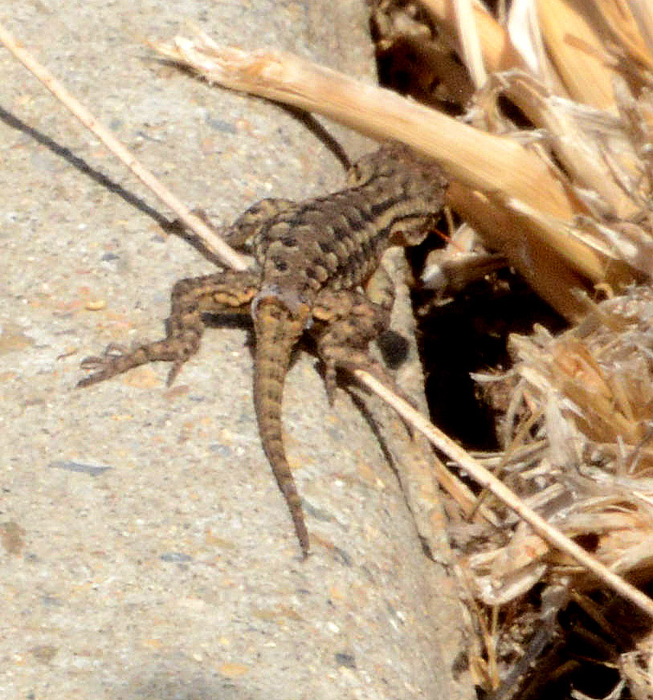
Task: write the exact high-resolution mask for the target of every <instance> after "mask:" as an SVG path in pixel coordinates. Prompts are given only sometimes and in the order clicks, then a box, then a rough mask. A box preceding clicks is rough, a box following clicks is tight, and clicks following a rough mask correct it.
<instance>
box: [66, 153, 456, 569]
mask: <svg viewBox="0 0 653 700" xmlns="http://www.w3.org/2000/svg"><path fill="white" fill-rule="evenodd" d="M347 184H348V186H347V188H345V189H343V190H341V191H339V192H335V193H333V194H331V195H328V196H326V197H320V198H318V199H313V200H309V201H306V202H301V203H294V202H291V201H288V200H275V199H267V200H263V201H261V202H259V203H257V204H255V205H254V206H252V207H250V209H248V210H247V211H246V212H245V213H244V214H243V215H242V216H241V217H240V218H239V219H238V220H237V221H236V222H234V224H233V225H232V226H231V227H230V228H229V229H228V230H227V231H226V233H225V237H226V238H227V240H228V241H229V242H231V243H232V244H234V245H237V246H242V247H245V246H248V247H249V249H250V250H251V252H253V254H254V257H255V258H256V262H257V269H256V270H254V271H248V272H235V271H233V270H225V271H223V272H218V273H216V274H213V275H207V276H204V277H197V278H194V279H186V280H181V281H179V282H178V283H177V284H176V285H175V287H174V289H173V291H172V310H171V314H170V317H169V318H168V322H167V331H168V332H167V336H166V338H164V339H163V340H159V341H156V342H153V343H145V344H143V345H140V346H137V347H136V348H134V349H133V350H131V351H129V352H126V351H124V350H121V349H120V348H117V347H115V346H110V347H109V348H107V350H106V351H105V353H104V355H103V356H101V357H91V358H87V359H86V360H84V362H83V363H82V366H83V367H84V368H86V369H90V370H95V373H94V374H91V375H90V376H88V377H86V378H85V379H82V380H81V381H80V382H79V385H78V386H88V385H90V384H94V383H96V382H99V381H103V380H104V379H108V378H109V377H112V376H114V375H116V374H119V373H121V372H125V371H127V370H129V369H131V368H132V367H136V366H138V365H141V364H144V363H146V362H154V361H158V360H163V361H168V362H172V363H173V365H172V368H171V370H170V374H169V376H168V383H171V382H172V381H173V380H174V378H175V377H176V376H177V373H178V372H179V370H180V369H181V367H182V365H183V364H184V362H186V361H187V360H188V359H189V358H190V357H191V356H192V355H193V354H194V353H195V352H197V349H198V348H199V345H200V340H201V336H202V333H203V332H204V321H203V319H202V314H203V313H225V312H235V313H242V312H246V311H248V310H251V313H252V316H253V318H254V327H255V330H256V362H255V372H254V405H255V408H256V418H257V421H258V427H259V432H260V435H261V441H262V443H263V449H264V451H265V454H266V455H267V458H268V460H269V462H270V465H271V466H272V471H273V472H274V475H275V477H276V480H277V483H278V485H279V488H280V489H281V492H282V493H283V496H284V498H285V499H286V502H287V504H288V509H289V511H290V514H291V516H292V520H293V523H294V526H295V531H296V533H297V537H298V539H299V543H300V546H301V549H302V553H303V555H304V557H305V556H306V555H307V554H308V552H309V538H308V532H307V530H306V525H305V523H304V514H303V512H302V507H301V503H300V499H299V495H298V493H297V488H296V486H295V481H294V479H293V476H292V473H291V471H290V467H289V465H288V461H287V459H286V453H285V450H284V446H283V439H282V425H281V415H282V411H281V409H282V400H283V384H284V379H285V375H286V372H287V370H288V364H289V361H290V356H291V353H292V349H293V347H294V346H295V345H296V343H297V341H298V340H299V338H300V336H301V335H302V333H303V332H304V331H308V332H309V333H311V335H313V336H314V337H315V339H316V341H317V343H316V345H317V351H318V354H319V356H320V358H321V359H322V360H323V362H324V365H325V369H326V384H327V392H328V395H329V398H330V399H332V398H333V395H334V392H335V386H336V381H335V377H336V369H337V368H338V367H339V368H342V369H345V370H347V371H353V370H355V369H365V370H367V371H369V372H372V373H374V374H375V375H376V376H377V378H379V379H381V380H382V381H385V382H386V384H388V385H389V386H391V387H393V382H392V380H391V379H390V378H389V377H388V376H387V374H386V373H385V371H384V370H383V368H382V367H381V366H380V365H379V364H377V363H374V362H373V361H372V360H370V359H369V357H368V356H367V346H368V344H369V342H370V341H371V340H373V339H374V338H375V337H376V336H377V335H378V334H379V333H380V332H381V331H382V330H383V329H384V328H386V327H387V324H388V320H389V316H390V310H391V307H392V295H391V294H390V295H389V296H388V294H385V295H378V294H377V295H376V296H377V298H376V299H375V300H374V302H373V301H372V300H371V299H370V296H371V295H372V290H374V289H376V290H380V289H382V288H383V287H384V285H383V284H380V283H377V284H375V283H374V282H377V281H380V279H381V277H382V275H381V274H380V273H381V272H382V268H380V267H379V265H380V261H381V256H382V255H383V253H384V251H385V250H386V248H387V247H388V246H389V245H391V244H393V243H400V244H403V245H413V244H416V243H419V242H421V240H422V239H423V238H424V236H425V235H426V234H427V233H428V231H429V228H430V226H431V224H432V223H433V222H434V219H435V217H436V215H437V214H438V213H439V210H440V208H441V206H442V200H443V191H444V187H445V184H444V179H443V177H442V175H441V173H440V171H439V169H438V168H437V166H436V165H435V164H434V163H433V162H431V161H429V160H428V159H425V158H422V157H420V156H417V155H415V154H414V153H412V152H411V151H410V150H409V149H408V148H407V147H405V146H402V145H399V144H388V145H386V146H382V147H381V148H380V149H379V150H378V151H376V152H375V153H372V154H369V155H367V156H364V157H363V158H361V160H360V161H358V163H356V164H355V165H354V166H353V167H352V168H351V169H350V171H349V173H348V178H347ZM377 277H378V280H377ZM360 287H365V289H366V291H367V292H368V294H369V295H370V296H366V295H365V294H363V293H362V292H361V291H360Z"/></svg>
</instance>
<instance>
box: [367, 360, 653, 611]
mask: <svg viewBox="0 0 653 700" xmlns="http://www.w3.org/2000/svg"><path fill="white" fill-rule="evenodd" d="M354 374H355V375H356V378H357V379H358V380H359V381H360V382H361V383H362V384H365V386H367V387H368V388H369V389H371V390H372V391H373V392H374V393H375V394H378V395H379V396H380V397H381V398H382V399H383V400H384V401H386V402H387V403H388V404H390V406H392V407H393V408H394V409H395V411H397V413H399V415H400V416H401V417H402V418H404V419H405V420H406V421H408V422H409V423H410V424H411V425H412V426H414V427H415V428H416V429H417V430H419V431H420V432H421V433H423V434H424V435H425V436H426V437H427V439H428V440H429V441H430V442H431V443H433V445H435V446H436V447H437V448H438V449H440V450H442V451H443V452H444V453H445V454H446V455H448V456H449V457H450V458H451V459H453V460H454V461H456V462H457V463H458V464H459V465H460V467H462V468H463V469H464V470H465V471H467V472H468V473H469V475H470V476H471V477H472V478H473V479H474V480H475V481H476V482H477V483H478V484H480V485H481V486H483V487H484V488H486V489H487V490H488V491H490V492H491V493H492V494H494V495H495V496H496V497H497V498H498V499H500V500H501V501H502V502H503V503H505V505H507V506H508V507H509V508H510V509H511V510H513V511H514V512H515V513H517V515H518V516H519V517H520V518H522V520H525V521H526V522H527V523H528V524H529V525H530V526H531V527H532V528H533V530H534V531H535V532H536V533H537V534H538V535H539V536H540V537H541V538H542V539H544V540H546V541H547V542H548V543H549V544H551V545H553V546H554V547H556V548H557V549H559V550H561V551H563V552H565V553H566V554H568V555H569V556H570V557H573V558H574V559H575V560H576V561H577V562H578V563H579V564H581V566H583V567H584V568H585V569H587V570H588V571H591V572H592V573H593V574H594V575H595V576H596V577H597V578H599V579H600V580H601V581H603V582H604V583H605V584H606V585H607V586H609V587H610V588H612V589H613V590H614V591H616V592H617V593H619V594H620V595H622V596H623V597H624V598H627V599H628V600H630V601H631V602H632V603H634V604H635V605H637V606H638V607H639V608H640V609H641V610H643V611H644V612H645V613H647V614H648V615H649V616H650V617H651V618H653V600H651V598H649V597H648V596H646V595H644V593H642V592H641V591H640V590H638V589H637V588H635V587H634V586H632V585H631V584H629V583H628V582H627V581H625V580H624V579H623V578H621V576H618V575H617V574H615V573H614V572H612V571H610V569H608V567H607V566H605V565H604V564H602V563H601V562H600V561H598V560H597V559H596V558H594V557H593V556H592V555H591V554H588V552H587V551H585V550H584V549H583V548H582V547H580V546H579V545H577V544H576V543H575V542H574V541H573V540H570V539H569V538H568V537H567V536H566V535H564V534H563V533H562V532H560V530H558V529H557V528H555V527H553V526H552V525H550V524H549V523H547V521H546V520H544V518H542V517H541V516H540V515H538V514H537V513H536V512H535V511H534V510H532V509H531V508H529V507H528V506H527V505H526V504H525V503H524V502H523V501H522V500H521V499H520V498H519V497H518V496H516V495H515V494H514V493H513V492H512V491H511V490H510V489H509V488H508V487H507V486H506V485H505V484H503V483H502V482H501V481H499V479H497V478H496V477H495V476H494V475H493V474H491V473H490V472H489V471H487V469H485V468H484V467H483V466H481V465H480V464H479V463H478V462H477V461H476V460H475V459H473V458H472V457H471V456H470V455H469V454H468V453H467V452H466V451H465V450H464V449H463V448H462V447H460V445H457V444H456V443H455V442H454V441H453V440H452V439H451V438H450V437H448V436H447V435H445V434H444V433H443V432H442V431H440V430H438V429H437V428H436V427H435V426H434V425H433V424H432V423H430V422H429V421H428V420H427V419H426V418H424V416H423V415H421V414H420V413H419V412H418V411H416V410H415V409H414V408H413V407H412V406H411V405H410V404H409V403H408V402H407V401H404V400H403V399H401V398H400V397H398V396H396V395H395V394H393V393H392V392H391V391H390V390H389V389H387V388H386V387H385V386H384V385H383V384H381V382H379V381H378V380H377V379H375V378H374V377H372V376H371V375H370V374H368V373H367V372H364V371H362V370H356V371H355V372H354Z"/></svg>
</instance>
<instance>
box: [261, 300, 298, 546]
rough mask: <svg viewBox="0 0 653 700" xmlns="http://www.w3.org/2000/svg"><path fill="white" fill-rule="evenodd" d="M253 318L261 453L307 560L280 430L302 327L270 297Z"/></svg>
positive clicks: (295, 492) (292, 482)
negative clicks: (290, 368) (290, 367)
mask: <svg viewBox="0 0 653 700" xmlns="http://www.w3.org/2000/svg"><path fill="white" fill-rule="evenodd" d="M253 315H254V327H255V330H256V362H255V365H254V367H255V370H254V408H255V410H256V418H257V421H258V428H259V433H260V435H261V442H262V443H263V450H264V451H265V454H266V456H267V458H268V460H269V462H270V465H271V466H272V471H273V473H274V476H275V478H276V480H277V484H278V485H279V488H280V489H281V493H282V494H283V497H284V498H285V500H286V503H287V504H288V509H289V511H290V515H291V517H292V521H293V524H294V526H295V532H296V533H297V538H298V539H299V544H300V546H301V549H302V554H303V555H304V557H306V556H307V555H308V551H309V541H308V531H307V530H306V523H305V522H304V512H303V510H302V505H301V501H300V500H299V494H298V493H297V487H296V485H295V479H294V478H293V475H292V472H291V471H290V466H289V465H288V460H287V459H286V452H285V449H284V446H283V438H282V427H281V405H282V399H283V384H284V379H285V376H286V372H287V370H288V365H289V364H290V356H291V353H292V350H293V347H294V346H295V344H296V343H297V341H298V339H299V337H300V335H301V334H302V331H303V325H302V323H301V321H299V320H297V319H295V318H294V317H293V316H292V314H291V313H290V311H289V310H288V309H287V308H286V307H285V306H284V305H283V304H282V303H280V302H279V301H278V300H277V299H274V298H273V297H264V298H263V299H259V300H257V303H256V305H255V313H254V314H253Z"/></svg>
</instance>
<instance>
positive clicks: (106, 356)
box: [76, 343, 129, 389]
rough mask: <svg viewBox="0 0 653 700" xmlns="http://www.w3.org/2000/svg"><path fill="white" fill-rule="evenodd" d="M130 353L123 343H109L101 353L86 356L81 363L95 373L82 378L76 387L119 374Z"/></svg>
mask: <svg viewBox="0 0 653 700" xmlns="http://www.w3.org/2000/svg"><path fill="white" fill-rule="evenodd" d="M128 354H129V353H128V351H127V349H126V348H125V347H124V346H123V345H118V344H117V343H109V345H107V346H106V348H104V350H103V351H102V354H101V355H91V356H90V357H85V358H84V359H83V360H82V361H81V363H80V365H81V367H82V369H86V370H90V371H92V372H93V374H90V375H88V376H87V377H84V378H83V379H80V380H79V381H78V382H77V384H76V388H78V389H80V388H82V387H85V386H90V385H91V384H97V383H98V382H101V381H103V380H105V379H108V378H109V377H112V376H113V375H114V374H118V373H119V372H120V371H121V369H120V368H119V365H120V363H121V361H122V360H123V358H124V357H126V356H127V355H128Z"/></svg>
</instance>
